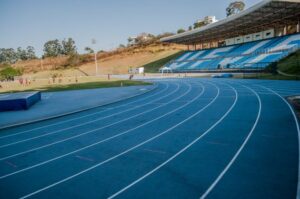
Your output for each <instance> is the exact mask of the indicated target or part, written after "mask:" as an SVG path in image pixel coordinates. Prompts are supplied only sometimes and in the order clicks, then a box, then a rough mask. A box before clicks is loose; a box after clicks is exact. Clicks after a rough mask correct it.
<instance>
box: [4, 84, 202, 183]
mask: <svg viewBox="0 0 300 199" xmlns="http://www.w3.org/2000/svg"><path fill="white" fill-rule="evenodd" d="M201 87H202V91H201V93H200V94H199V95H198V96H196V98H195V99H198V98H199V97H200V96H202V95H203V93H204V91H205V88H204V87H203V86H202V85H201ZM190 91H191V87H189V89H188V91H187V92H185V93H184V94H182V95H180V96H179V97H177V98H175V99H173V100H172V101H176V100H177V99H179V98H181V97H183V96H185V95H186V94H187V93H189V92H190ZM170 103H171V102H170ZM190 103H192V102H190ZM190 103H187V104H186V105H183V106H179V107H178V108H176V109H174V110H172V111H170V112H168V113H166V114H163V115H161V116H160V117H157V118H155V119H153V120H150V121H148V122H146V123H144V124H141V125H139V126H137V127H134V128H132V129H129V130H127V131H123V132H121V133H119V134H117V135H114V136H111V137H109V138H106V139H104V140H100V141H99V142H96V143H94V144H91V145H88V146H85V147H83V148H79V149H77V150H74V151H71V152H69V153H66V154H64V155H61V156H57V157H55V158H52V159H49V160H46V161H44V162H40V163H38V164H35V165H32V166H29V167H27V168H24V169H21V170H18V171H15V172H12V173H9V174H6V175H3V176H1V177H0V179H4V178H7V177H9V176H12V175H16V174H18V173H21V172H24V171H27V170H30V169H33V168H36V167H39V166H42V165H45V164H47V163H50V162H53V161H55V160H58V159H61V158H63V157H66V156H69V155H71V154H74V153H77V152H80V151H83V150H85V149H88V148H91V147H93V146H96V145H98V144H101V143H103V142H107V141H109V140H112V139H114V138H116V137H119V136H121V135H124V134H127V133H129V132H131V131H133V130H136V129H138V128H140V127H143V126H145V125H147V124H150V123H152V122H154V121H156V120H158V119H160V118H163V117H165V116H167V115H170V114H171V113H174V112H175V111H177V110H180V109H182V108H184V107H185V106H187V105H188V104H190ZM18 155H21V154H18ZM14 157H15V156H14ZM7 159H8V158H7Z"/></svg>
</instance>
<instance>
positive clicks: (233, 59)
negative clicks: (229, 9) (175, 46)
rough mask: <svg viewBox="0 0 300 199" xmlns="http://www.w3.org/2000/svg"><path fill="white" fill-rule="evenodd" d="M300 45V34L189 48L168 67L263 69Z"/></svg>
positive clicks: (178, 68)
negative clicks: (222, 45) (199, 48)
mask: <svg viewBox="0 0 300 199" xmlns="http://www.w3.org/2000/svg"><path fill="white" fill-rule="evenodd" d="M299 48H300V34H294V35H287V36H283V37H276V38H272V39H267V40H260V41H254V42H249V43H243V44H238V45H232V46H226V47H221V48H214V49H207V50H200V51H188V52H186V53H184V54H183V55H181V56H180V57H178V58H177V59H175V60H172V61H171V62H169V63H168V64H167V65H166V67H168V68H171V69H172V70H173V71H196V70H216V69H245V68H247V69H261V68H265V67H267V66H268V65H270V64H271V63H274V62H277V61H278V60H280V59H282V58H284V57H286V56H288V55H289V54H290V53H292V52H294V51H295V50H297V49H299Z"/></svg>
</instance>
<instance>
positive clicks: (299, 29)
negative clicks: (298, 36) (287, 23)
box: [297, 19, 300, 33]
mask: <svg viewBox="0 0 300 199" xmlns="http://www.w3.org/2000/svg"><path fill="white" fill-rule="evenodd" d="M299 32H300V20H299V19H298V23H297V33H299Z"/></svg>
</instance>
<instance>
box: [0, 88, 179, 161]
mask: <svg viewBox="0 0 300 199" xmlns="http://www.w3.org/2000/svg"><path fill="white" fill-rule="evenodd" d="M176 85H177V88H176V89H175V90H174V91H172V92H171V93H169V94H168V95H165V96H162V97H160V98H157V99H156V100H155V101H157V100H161V99H163V98H166V97H168V96H170V95H172V94H174V93H176V92H177V91H178V90H179V85H178V84H176ZM175 99H177V98H175ZM171 102H172V101H169V103H171ZM151 103H152V102H149V104H151ZM169 103H166V104H163V105H160V106H157V107H155V108H152V109H149V110H147V111H143V112H141V113H139V114H135V115H133V116H131V117H127V118H125V119H123V120H118V121H117V122H114V123H111V124H108V125H106V126H102V127H99V128H96V129H93V130H90V131H86V132H83V133H80V134H77V135H75V136H71V137H68V138H65V139H62V140H58V141H55V142H52V143H49V144H45V145H42V146H39V147H36V148H32V149H29V150H26V151H22V152H19V153H16V154H13V155H9V156H6V157H2V158H0V161H2V160H6V159H9V158H12V157H16V156H20V155H23V154H26V153H29V152H32V151H37V150H40V149H43V148H46V147H49V146H52V145H55V144H59V143H62V142H66V141H68V140H72V139H75V138H78V137H81V136H84V135H87V134H90V133H94V132H97V131H99V130H102V129H105V128H108V127H110V126H114V125H116V124H119V123H122V122H124V121H127V120H130V119H132V118H136V117H138V116H140V115H143V114H145V113H148V112H151V111H153V110H156V109H158V108H160V107H163V106H166V105H168V104H169ZM78 126H81V125H77V126H72V127H68V128H65V129H63V130H66V129H71V128H74V127H78ZM61 131H62V130H59V131H54V132H52V133H51V134H55V133H58V132H61ZM49 134H50V133H48V135H49ZM45 135H46V134H45ZM40 137H41V136H38V137H34V138H31V139H27V140H24V141H22V142H26V141H29V140H33V139H37V138H40ZM42 137H44V136H42ZM18 143H21V141H19V142H18ZM18 143H16V144H18ZM10 145H12V144H10ZM0 148H1V147H0ZM2 148H3V147H2Z"/></svg>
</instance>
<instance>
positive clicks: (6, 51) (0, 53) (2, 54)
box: [0, 48, 19, 64]
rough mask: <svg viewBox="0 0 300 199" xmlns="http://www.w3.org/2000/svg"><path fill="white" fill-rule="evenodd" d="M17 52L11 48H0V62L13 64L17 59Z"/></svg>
mask: <svg viewBox="0 0 300 199" xmlns="http://www.w3.org/2000/svg"><path fill="white" fill-rule="evenodd" d="M18 59H19V58H18V53H17V52H16V51H15V50H14V49H13V48H1V49H0V63H10V64H13V63H15V62H17V61H18Z"/></svg>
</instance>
